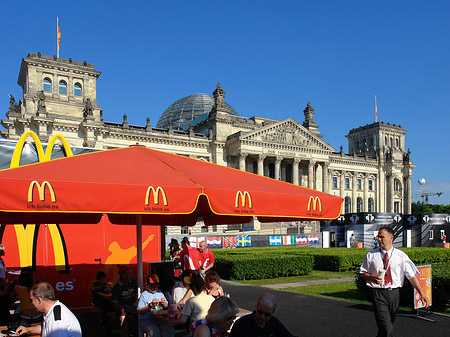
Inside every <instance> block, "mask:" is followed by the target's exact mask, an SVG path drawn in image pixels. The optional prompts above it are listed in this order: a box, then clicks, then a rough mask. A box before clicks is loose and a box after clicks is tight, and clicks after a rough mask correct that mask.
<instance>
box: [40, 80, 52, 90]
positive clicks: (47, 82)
mask: <svg viewBox="0 0 450 337" xmlns="http://www.w3.org/2000/svg"><path fill="white" fill-rule="evenodd" d="M42 87H43V89H44V91H45V92H52V81H51V80H50V79H49V78H48V77H46V78H44V82H43V85H42Z"/></svg>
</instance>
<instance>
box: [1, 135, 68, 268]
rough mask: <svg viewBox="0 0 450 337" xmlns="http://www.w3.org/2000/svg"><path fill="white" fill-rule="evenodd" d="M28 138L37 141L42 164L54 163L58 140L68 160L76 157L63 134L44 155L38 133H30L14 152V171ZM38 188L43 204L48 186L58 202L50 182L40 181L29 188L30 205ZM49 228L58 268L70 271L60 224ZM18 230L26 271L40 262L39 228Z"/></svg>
mask: <svg viewBox="0 0 450 337" xmlns="http://www.w3.org/2000/svg"><path fill="white" fill-rule="evenodd" d="M28 136H30V137H31V138H33V140H34V143H35V144H36V150H37V154H38V159H39V162H45V161H49V160H51V156H52V151H53V147H54V146H55V142H56V140H57V139H59V140H61V142H62V144H63V146H64V151H65V153H66V157H72V156H73V154H72V150H71V149H70V147H69V143H67V141H66V140H65V139H64V137H63V136H62V135H60V134H56V135H53V136H52V137H51V138H50V141H49V143H48V145H47V149H46V151H45V153H44V148H43V147H42V144H41V141H40V140H39V138H38V136H37V135H36V133H34V132H33V131H27V132H25V133H24V134H23V135H22V136H21V137H20V139H19V141H18V142H17V145H16V148H15V149H14V153H13V156H12V159H11V165H10V167H11V168H14V167H19V164H20V156H21V155H22V149H23V146H24V143H25V140H26V139H27V137H28ZM35 186H36V188H37V190H38V195H39V200H40V201H44V200H45V190H46V187H47V189H48V193H49V194H50V199H51V201H52V202H56V196H55V191H54V190H53V187H52V185H51V184H50V183H49V182H48V181H44V182H42V184H41V183H39V182H38V181H36V180H34V181H32V182H31V184H30V186H29V188H28V202H33V192H34V190H35V188H34V187H35ZM47 227H48V230H49V232H50V236H51V239H52V244H53V254H54V256H55V266H56V269H57V270H60V271H68V270H69V261H68V256H67V248H66V244H65V241H64V236H63V234H62V231H61V229H60V228H59V226H58V225H57V224H48V225H47ZM14 229H15V231H16V237H17V245H18V247H19V258H20V267H21V268H23V267H29V266H33V265H34V264H35V263H36V249H37V237H38V234H39V225H35V224H28V225H22V224H16V225H14Z"/></svg>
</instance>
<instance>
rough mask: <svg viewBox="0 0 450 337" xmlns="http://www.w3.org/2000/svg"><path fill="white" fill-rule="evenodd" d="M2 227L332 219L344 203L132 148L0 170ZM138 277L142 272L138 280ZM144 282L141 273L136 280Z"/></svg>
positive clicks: (237, 172) (279, 183) (264, 179)
mask: <svg viewBox="0 0 450 337" xmlns="http://www.w3.org/2000/svg"><path fill="white" fill-rule="evenodd" d="M0 186H1V189H0V223H3V224H11V223H97V222H98V221H99V220H100V218H101V216H102V214H107V215H108V217H109V218H110V220H111V222H113V223H117V224H138V242H137V244H138V271H139V268H142V264H141V263H140V262H139V258H141V261H142V255H141V254H142V252H141V251H140V249H139V246H140V245H141V243H142V242H141V240H140V236H139V228H140V225H141V224H144V225H145V224H148V225H183V226H188V225H194V224H195V223H196V221H197V220H198V219H199V218H202V219H203V221H204V222H205V224H206V225H212V224H224V223H246V222H249V221H251V220H252V218H253V217H257V218H258V220H259V221H262V222H270V221H290V220H318V219H320V220H331V219H335V218H337V217H338V216H339V214H340V211H341V205H342V198H340V197H336V196H332V195H330V194H326V193H322V192H318V191H315V190H311V189H307V188H304V187H300V186H296V185H292V184H289V183H285V182H282V181H278V180H274V179H270V178H267V177H263V176H259V175H255V174H252V173H248V172H243V171H240V170H236V169H232V168H228V167H223V166H220V165H216V164H211V163H208V162H204V161H201V160H196V159H191V158H187V157H183V156H178V155H174V154H169V153H165V152H160V151H156V150H151V149H148V148H145V147H142V146H131V147H128V148H121V149H115V150H108V151H99V152H93V153H89V154H83V155H78V156H73V157H68V158H62V159H55V160H51V161H47V162H42V163H37V164H31V165H27V166H21V167H18V168H13V169H6V170H3V171H0ZM139 274H140V275H139ZM140 276H141V277H142V269H141V270H140V271H139V272H138V278H139V277H140Z"/></svg>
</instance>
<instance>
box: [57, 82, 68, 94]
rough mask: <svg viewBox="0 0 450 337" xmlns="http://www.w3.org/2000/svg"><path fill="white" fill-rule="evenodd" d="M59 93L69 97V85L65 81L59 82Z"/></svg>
mask: <svg viewBox="0 0 450 337" xmlns="http://www.w3.org/2000/svg"><path fill="white" fill-rule="evenodd" d="M59 93H60V94H61V95H67V83H66V82H65V81H63V80H61V81H59Z"/></svg>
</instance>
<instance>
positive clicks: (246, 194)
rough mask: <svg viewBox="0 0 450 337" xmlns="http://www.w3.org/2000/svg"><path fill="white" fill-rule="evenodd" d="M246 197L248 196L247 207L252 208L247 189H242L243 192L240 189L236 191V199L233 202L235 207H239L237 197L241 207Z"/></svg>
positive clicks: (243, 205)
mask: <svg viewBox="0 0 450 337" xmlns="http://www.w3.org/2000/svg"><path fill="white" fill-rule="evenodd" d="M247 197H248V207H249V208H253V204H252V197H251V196H250V193H248V192H247V191H244V193H242V192H241V191H237V193H236V200H235V202H234V204H235V206H236V208H239V199H241V205H242V207H245V201H246V200H247Z"/></svg>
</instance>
